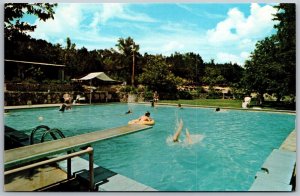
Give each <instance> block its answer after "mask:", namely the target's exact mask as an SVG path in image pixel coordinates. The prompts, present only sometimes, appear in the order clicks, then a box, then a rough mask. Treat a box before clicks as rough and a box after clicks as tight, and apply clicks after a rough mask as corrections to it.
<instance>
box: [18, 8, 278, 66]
mask: <svg viewBox="0 0 300 196" xmlns="http://www.w3.org/2000/svg"><path fill="white" fill-rule="evenodd" d="M275 13H276V9H275V8H273V4H258V3H242V4H236V3H227V4H221V3H99V4H98V3H86V4H84V3H59V4H58V6H57V7H56V8H55V15H54V20H52V19H49V20H47V21H46V22H44V21H40V20H38V19H37V18H34V17H32V16H30V17H28V16H27V17H25V18H24V20H26V21H27V22H29V23H31V24H36V25H37V28H36V29H35V31H34V32H32V33H30V35H31V36H32V37H34V38H37V39H44V40H46V41H48V42H51V43H53V44H57V43H60V44H61V45H62V46H63V47H65V46H66V38H67V37H69V38H70V39H71V41H72V43H75V44H76V48H77V49H80V48H82V47H85V48H87V49H88V50H94V49H110V48H114V49H117V48H116V46H115V45H116V44H117V42H118V39H119V38H127V37H129V36H130V37H132V38H133V39H134V41H135V43H136V44H138V45H139V46H140V50H139V52H140V53H141V54H144V53H148V54H163V55H166V56H168V55H170V54H172V53H175V52H180V53H186V52H194V53H196V54H199V55H200V56H201V57H202V59H203V60H204V61H205V62H209V61H211V60H212V59H214V61H215V62H216V63H226V62H232V63H238V64H239V65H241V66H243V65H244V62H245V60H246V59H247V58H249V55H250V53H251V52H253V50H254V49H255V44H256V42H257V41H259V40H262V39H264V38H265V37H267V36H270V35H272V34H274V33H276V30H275V29H274V24H275V23H276V21H273V20H272V18H273V16H272V14H275Z"/></svg>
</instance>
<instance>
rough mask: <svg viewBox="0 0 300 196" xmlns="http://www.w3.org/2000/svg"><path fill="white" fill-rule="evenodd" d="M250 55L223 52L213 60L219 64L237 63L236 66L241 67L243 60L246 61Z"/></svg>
mask: <svg viewBox="0 0 300 196" xmlns="http://www.w3.org/2000/svg"><path fill="white" fill-rule="evenodd" d="M249 56H250V53H248V52H241V53H240V54H238V55H236V54H230V53H225V52H219V53H218V54H217V58H216V59H215V60H216V61H217V62H219V63H228V62H231V63H237V64H238V65H243V64H244V61H245V59H248V58H249Z"/></svg>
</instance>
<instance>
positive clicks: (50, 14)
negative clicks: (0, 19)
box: [4, 3, 57, 39]
mask: <svg viewBox="0 0 300 196" xmlns="http://www.w3.org/2000/svg"><path fill="white" fill-rule="evenodd" d="M56 6H57V4H56V3H55V4H50V3H33V4H30V3H5V4H4V34H5V37H6V38H7V39H11V38H12V37H13V36H16V35H18V34H24V33H25V32H27V31H34V29H35V28H36V25H30V24H29V23H27V22H24V21H21V19H22V17H23V16H24V15H25V14H30V15H32V14H33V15H36V16H37V17H38V18H39V19H40V20H43V21H46V20H47V19H49V18H52V19H53V18H54V7H56Z"/></svg>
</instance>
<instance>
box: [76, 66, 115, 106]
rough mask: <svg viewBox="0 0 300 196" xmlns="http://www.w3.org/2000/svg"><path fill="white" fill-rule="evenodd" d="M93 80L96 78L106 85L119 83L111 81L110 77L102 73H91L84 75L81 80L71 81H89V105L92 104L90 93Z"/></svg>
mask: <svg viewBox="0 0 300 196" xmlns="http://www.w3.org/2000/svg"><path fill="white" fill-rule="evenodd" d="M94 78H97V79H99V80H100V81H103V82H104V83H108V84H118V83H120V82H119V81H116V80H113V79H111V78H110V77H108V76H107V75H106V74H105V73H104V72H92V73H89V74H88V75H86V76H84V77H82V78H79V79H73V80H74V81H85V80H89V81H90V104H91V103H92V92H93V87H92V80H93V79H94Z"/></svg>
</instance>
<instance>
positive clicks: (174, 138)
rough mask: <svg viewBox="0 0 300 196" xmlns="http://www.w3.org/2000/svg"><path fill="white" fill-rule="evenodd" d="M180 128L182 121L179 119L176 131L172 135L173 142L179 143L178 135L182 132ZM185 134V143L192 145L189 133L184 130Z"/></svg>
mask: <svg viewBox="0 0 300 196" xmlns="http://www.w3.org/2000/svg"><path fill="white" fill-rule="evenodd" d="M182 128H183V121H182V119H180V122H179V125H178V128H177V131H176V132H175V134H174V135H173V142H179V139H178V138H179V136H180V133H181V131H182ZM185 134H186V139H187V142H188V143H189V144H192V143H193V141H192V139H191V136H190V133H189V130H188V129H187V128H186V130H185Z"/></svg>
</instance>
